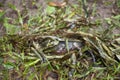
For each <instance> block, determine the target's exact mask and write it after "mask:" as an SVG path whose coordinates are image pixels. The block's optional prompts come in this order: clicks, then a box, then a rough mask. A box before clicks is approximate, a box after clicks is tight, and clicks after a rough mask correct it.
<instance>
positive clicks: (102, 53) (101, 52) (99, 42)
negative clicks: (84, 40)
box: [96, 37, 116, 62]
mask: <svg viewBox="0 0 120 80" xmlns="http://www.w3.org/2000/svg"><path fill="white" fill-rule="evenodd" d="M96 40H97V42H98V46H99V49H98V51H99V53H100V55H101V56H102V57H103V58H104V59H106V60H108V61H109V60H110V61H113V62H116V60H114V59H112V58H111V57H110V56H108V55H107V53H106V52H105V51H104V50H103V47H102V45H101V44H102V42H101V41H100V39H98V38H97V37H96Z"/></svg>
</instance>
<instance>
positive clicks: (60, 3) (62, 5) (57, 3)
mask: <svg viewBox="0 0 120 80" xmlns="http://www.w3.org/2000/svg"><path fill="white" fill-rule="evenodd" d="M48 5H49V6H53V7H59V8H62V7H65V6H66V2H49V3H48Z"/></svg>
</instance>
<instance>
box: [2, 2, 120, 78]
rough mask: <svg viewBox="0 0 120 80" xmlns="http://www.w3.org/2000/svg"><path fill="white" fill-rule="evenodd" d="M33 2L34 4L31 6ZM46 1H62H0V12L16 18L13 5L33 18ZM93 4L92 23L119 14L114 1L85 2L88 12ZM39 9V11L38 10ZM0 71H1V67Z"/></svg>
mask: <svg viewBox="0 0 120 80" xmlns="http://www.w3.org/2000/svg"><path fill="white" fill-rule="evenodd" d="M34 1H35V4H33V2H34ZM48 1H60V2H62V1H63V0H0V10H5V12H6V14H5V17H9V18H17V14H16V12H15V11H13V10H12V9H10V8H9V5H10V4H14V5H15V6H16V7H17V9H18V10H20V11H21V12H23V13H25V12H24V11H26V9H27V10H28V12H27V13H26V14H29V15H31V16H35V15H37V13H39V12H41V11H44V9H45V8H46V6H47V2H48ZM94 2H96V5H95V11H96V13H95V15H94V16H92V15H90V17H91V20H92V21H95V20H96V19H102V20H103V21H104V19H105V18H109V17H111V16H114V15H117V14H119V13H120V8H118V7H117V6H116V0H87V5H86V6H87V7H88V11H92V10H93V9H94V6H93V5H94ZM68 3H69V4H77V1H76V0H68ZM39 7H41V10H38V9H39ZM102 24H103V27H104V28H107V27H108V25H107V24H105V23H102ZM4 33H5V29H4V26H3V22H0V36H2V35H3V34H4ZM114 33H120V30H115V31H114ZM0 69H2V67H1V66H0ZM0 80H1V78H0Z"/></svg>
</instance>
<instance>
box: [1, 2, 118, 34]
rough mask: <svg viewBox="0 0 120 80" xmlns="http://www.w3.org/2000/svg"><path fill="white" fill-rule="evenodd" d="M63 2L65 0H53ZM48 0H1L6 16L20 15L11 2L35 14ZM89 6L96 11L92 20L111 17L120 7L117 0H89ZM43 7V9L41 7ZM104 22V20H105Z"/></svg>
mask: <svg viewBox="0 0 120 80" xmlns="http://www.w3.org/2000/svg"><path fill="white" fill-rule="evenodd" d="M52 1H58V2H62V1H64V0H52ZM47 3H48V0H0V4H1V6H0V9H2V10H5V12H6V14H5V16H6V17H9V18H13V19H14V18H17V17H18V15H17V14H16V12H15V11H14V10H12V9H11V8H9V7H10V4H14V5H15V6H16V8H17V9H18V10H20V12H21V13H22V15H30V16H34V15H37V14H38V13H40V12H43V11H44V9H45V8H46V6H47ZM68 3H69V4H77V1H75V0H69V1H68ZM86 6H87V8H88V11H89V13H90V12H92V11H93V10H94V11H95V14H94V15H92V14H91V15H90V17H91V20H93V21H95V20H96V19H101V20H104V19H105V18H108V17H111V16H113V15H116V14H119V12H120V11H119V8H118V7H117V6H116V0H109V1H106V0H87V5H86ZM40 8H41V9H40ZM103 22H104V21H103ZM103 26H104V27H105V28H106V27H107V25H106V24H105V23H103ZM4 32H5V30H4V28H3V25H2V24H0V34H1V35H2V34H3V33H4Z"/></svg>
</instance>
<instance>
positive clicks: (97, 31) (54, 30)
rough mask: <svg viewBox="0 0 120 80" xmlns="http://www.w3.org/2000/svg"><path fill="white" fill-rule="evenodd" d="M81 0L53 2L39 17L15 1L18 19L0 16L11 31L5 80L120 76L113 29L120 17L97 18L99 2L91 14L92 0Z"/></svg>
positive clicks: (4, 49) (119, 47)
mask: <svg viewBox="0 0 120 80" xmlns="http://www.w3.org/2000/svg"><path fill="white" fill-rule="evenodd" d="M98 1H99V2H101V1H100V0H98ZM88 2H89V1H88ZM90 2H91V1H90ZM105 2H106V1H105ZM103 3H104V1H102V3H100V5H103ZM32 4H33V5H34V4H35V3H34V1H33V3H32ZM78 4H80V5H71V4H69V3H67V1H66V0H65V1H64V2H60V3H59V2H48V7H47V8H46V10H47V11H45V12H43V13H42V14H41V13H40V14H38V15H37V16H30V15H24V16H23V15H22V12H21V11H19V9H17V8H16V7H15V6H14V5H13V6H12V5H11V7H12V8H14V10H15V11H17V13H16V14H17V15H18V16H19V17H18V19H11V18H7V17H5V19H1V20H3V21H2V22H3V25H4V26H5V28H6V33H5V34H4V36H2V37H0V43H1V44H0V79H3V80H4V79H5V80H9V79H10V80H17V79H20V80H29V79H30V80H114V79H115V80H119V79H120V77H119V74H120V72H119V71H120V65H119V62H120V35H119V34H118V32H116V34H114V33H113V30H116V29H117V30H119V18H120V15H116V16H113V17H110V18H105V21H106V22H104V21H103V20H100V19H101V18H100V19H97V17H100V16H102V15H100V16H99V15H98V14H96V12H97V11H96V10H97V8H98V6H97V8H94V7H96V5H97V4H99V3H97V1H95V3H93V4H91V5H92V7H93V10H92V11H93V12H92V11H91V12H90V13H91V14H89V8H88V7H87V6H88V4H87V0H79V3H78ZM105 4H107V3H105ZM109 4H110V3H109ZM111 4H112V3H111ZM107 5H108V4H107ZM117 5H119V4H117ZM104 6H105V5H104ZM37 8H39V7H37ZM100 8H102V7H100ZM26 10H27V9H26ZM105 10H106V9H105ZM102 12H103V11H102ZM103 13H104V12H103ZM100 14H101V13H100ZM1 16H3V14H2V13H1ZM26 16H27V17H28V19H26V20H25V21H24V18H26ZM94 16H96V18H94V20H93V21H91V20H92V19H91V18H93V17H94ZM16 17H17V16H16ZM103 24H105V25H103ZM105 26H107V27H108V28H107V27H105ZM16 27H17V28H16ZM4 73H5V74H4ZM15 74H16V75H15ZM13 76H14V77H13ZM15 76H16V77H15Z"/></svg>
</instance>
